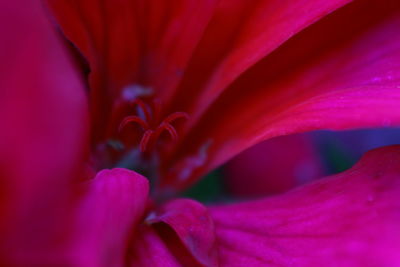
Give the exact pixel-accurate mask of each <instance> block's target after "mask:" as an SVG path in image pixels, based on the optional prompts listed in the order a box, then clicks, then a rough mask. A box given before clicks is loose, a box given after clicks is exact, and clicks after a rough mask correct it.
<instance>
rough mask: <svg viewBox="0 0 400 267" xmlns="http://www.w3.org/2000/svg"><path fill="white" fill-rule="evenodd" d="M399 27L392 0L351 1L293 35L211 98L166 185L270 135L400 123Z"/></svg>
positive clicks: (396, 6)
mask: <svg viewBox="0 0 400 267" xmlns="http://www.w3.org/2000/svg"><path fill="white" fill-rule="evenodd" d="M399 27H400V4H399V2H398V1H392V0H387V1H385V5H382V3H381V1H377V0H368V1H355V2H354V3H351V4H348V5H346V6H345V7H343V8H341V9H339V10H337V11H335V12H333V13H332V14H330V15H328V16H326V17H325V18H323V19H322V20H320V21H318V22H316V23H314V24H313V25H311V26H309V27H308V28H307V29H305V30H303V31H302V32H300V33H298V34H297V35H295V36H293V37H292V38H291V39H289V40H288V41H287V42H286V43H285V44H283V45H281V46H280V47H279V48H278V49H277V50H275V51H274V52H273V53H271V54H269V55H268V56H266V57H265V58H263V60H261V61H259V62H258V63H257V64H256V65H254V66H253V67H252V68H250V69H249V70H247V71H246V72H245V73H243V74H242V75H241V76H240V77H239V78H238V79H237V80H235V82H234V83H233V84H232V85H231V86H230V87H229V88H227V89H226V90H225V91H224V93H223V94H222V95H221V96H220V97H219V99H218V100H216V101H215V102H214V104H213V106H212V107H211V108H210V109H208V111H207V112H206V114H205V115H204V116H203V118H202V119H201V121H200V122H199V123H198V124H197V126H196V127H194V128H193V129H192V130H191V132H190V133H189V134H188V135H187V136H186V137H185V138H184V140H183V142H182V143H181V145H180V146H178V148H177V150H176V152H175V155H174V156H169V159H170V161H169V162H168V163H166V164H165V166H167V167H166V168H168V169H169V172H171V173H173V174H172V175H171V178H168V179H167V180H168V182H166V183H168V184H171V183H173V182H172V181H171V180H174V179H175V180H181V181H176V183H184V182H182V180H184V181H185V180H187V183H190V180H191V178H190V177H196V176H198V175H199V174H202V173H204V172H206V171H207V170H209V169H212V168H214V167H216V166H217V165H219V164H221V163H223V162H224V161H226V160H227V159H228V158H229V157H231V156H233V155H235V154H237V153H238V152H240V151H242V150H243V149H245V148H247V147H249V146H251V145H253V144H255V143H258V142H260V141H261V140H264V139H268V138H271V137H274V136H279V135H286V134H290V133H295V132H304V131H310V130H316V129H333V130H343V129H352V128H359V127H382V126H384V127H385V126H386V127H388V126H397V125H399V124H400V110H399V108H398V106H399V101H400V98H399V97H400V90H399V84H400V82H399V79H400V72H399V70H400V65H399V62H400V60H399V57H400V54H399V51H400V39H399V35H398V34H397V33H398V29H399ZM204 132H207V134H204ZM188 158H192V159H193V160H192V161H195V164H192V166H190V165H188V164H187V163H185V162H184V161H187V160H188ZM173 161H174V162H175V164H176V165H175V167H173V168H171V167H170V166H171V165H173V163H174V162H173ZM183 166H190V167H186V168H184V167H183ZM169 179H170V180H169Z"/></svg>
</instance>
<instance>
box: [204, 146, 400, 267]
mask: <svg viewBox="0 0 400 267" xmlns="http://www.w3.org/2000/svg"><path fill="white" fill-rule="evenodd" d="M399 178H400V146H391V147H385V148H380V149H377V150H373V151H370V152H368V153H367V154H366V155H365V156H364V157H363V158H362V160H361V161H360V162H359V163H358V164H356V165H355V166H354V167H353V168H352V169H350V170H348V171H346V172H344V173H341V174H339V175H335V176H332V177H328V178H325V179H322V180H320V181H318V182H315V183H313V184H310V185H308V186H304V187H302V188H299V189H297V190H294V191H291V192H289V193H287V194H284V195H281V196H277V197H271V198H267V199H264V200H260V201H254V202H248V203H243V204H234V205H227V206H219V207H213V208H210V212H211V216H212V218H213V220H214V223H215V227H216V233H217V244H218V247H219V255H220V265H221V266H265V265H279V266H281V265H283V266H289V265H294V266H321V265H323V266H397V265H398V264H400V256H399V254H398V251H399V249H400V228H399V227H398V225H399V223H400V201H399V194H400V179H399Z"/></svg>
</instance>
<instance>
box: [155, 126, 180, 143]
mask: <svg viewBox="0 0 400 267" xmlns="http://www.w3.org/2000/svg"><path fill="white" fill-rule="evenodd" d="M163 131H167V132H168V133H169V134H170V136H171V138H172V140H173V141H174V142H175V141H176V140H177V139H178V133H177V132H176V130H175V128H174V127H173V126H172V125H171V124H169V123H167V122H163V123H161V125H160V126H158V128H157V131H156V132H155V134H154V137H155V138H156V139H157V138H158V137H159V136H160V135H161V134H162V132H163Z"/></svg>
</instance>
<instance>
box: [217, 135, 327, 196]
mask: <svg viewBox="0 0 400 267" xmlns="http://www.w3.org/2000/svg"><path fill="white" fill-rule="evenodd" d="M318 156H319V155H318V153H317V151H316V148H315V146H314V143H313V140H312V138H311V136H310V135H305V134H297V135H288V136H281V137H277V138H273V139H271V140H267V141H264V142H262V143H260V144H257V145H255V146H253V147H251V148H249V149H248V150H246V151H244V152H242V153H241V154H239V155H238V156H236V157H234V158H233V159H232V160H230V161H229V162H228V163H227V164H226V165H225V166H224V167H223V168H224V176H223V177H224V184H226V186H227V190H228V191H229V194H233V195H234V196H241V197H255V196H266V195H269V194H276V193H282V192H284V191H287V190H289V189H292V188H294V187H296V186H299V185H302V184H304V183H306V182H310V181H313V180H315V179H316V178H319V177H321V176H322V174H323V165H322V162H321V159H320V158H319V157H318ZM266 174H268V175H266ZM243 177H245V179H244V178H243Z"/></svg>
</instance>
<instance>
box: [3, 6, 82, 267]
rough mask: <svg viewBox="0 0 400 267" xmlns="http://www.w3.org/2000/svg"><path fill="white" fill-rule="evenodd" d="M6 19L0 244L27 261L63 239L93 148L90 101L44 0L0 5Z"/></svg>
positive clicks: (4, 28) (4, 29)
mask: <svg viewBox="0 0 400 267" xmlns="http://www.w3.org/2000/svg"><path fill="white" fill-rule="evenodd" d="M0 18H1V21H2V24H3V25H4V26H3V27H0V34H1V36H2V38H3V39H2V42H1V43H0V57H1V59H2V63H1V67H0V81H1V87H0V88H1V89H0V125H1V131H0V177H1V189H0V191H1V192H0V195H1V197H0V214H1V218H2V219H1V222H0V235H1V236H2V238H1V241H0V247H2V248H3V246H4V248H5V250H3V251H7V252H6V253H5V255H4V257H9V258H15V259H17V260H23V258H26V257H29V256H30V253H32V254H35V251H36V252H38V253H39V252H40V253H43V252H44V251H47V248H48V247H52V245H54V244H55V243H54V241H55V239H57V238H59V236H60V234H62V233H60V230H59V229H60V226H61V225H62V224H63V222H64V221H65V216H66V214H65V213H64V211H65V209H67V207H68V205H67V204H66V199H67V198H68V197H69V196H68V193H69V189H70V187H69V184H70V183H71V182H72V180H74V179H75V178H76V177H78V175H77V172H78V171H80V169H81V167H82V161H83V157H84V153H85V152H86V149H87V148H86V145H87V144H86V141H87V130H88V126H87V124H88V116H87V102H86V101H87V98H86V95H85V88H84V86H83V83H82V82H81V79H80V77H79V75H78V74H77V71H76V70H75V69H74V68H75V66H74V65H73V64H71V62H70V60H69V57H68V56H67V54H66V51H65V47H64V46H63V44H62V43H61V42H60V41H59V39H58V38H57V35H56V33H55V32H54V31H53V29H52V28H51V27H50V23H49V21H48V20H47V18H46V15H45V12H44V11H43V10H42V4H41V3H39V1H25V0H22V1H1V3H0ZM27 222H29V223H27ZM41 229H46V232H45V233H44V232H43V231H41ZM2 256H3V255H1V256H0V257H2ZM4 264H5V265H7V264H6V263H4ZM0 265H3V263H0ZM11 265H12V264H11ZM7 266H8V265H7Z"/></svg>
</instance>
